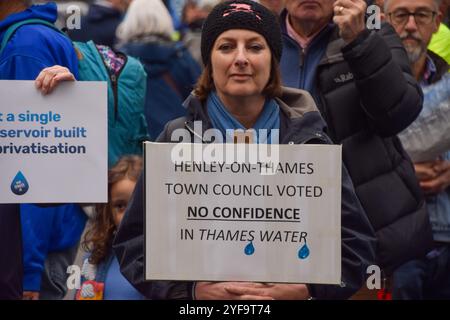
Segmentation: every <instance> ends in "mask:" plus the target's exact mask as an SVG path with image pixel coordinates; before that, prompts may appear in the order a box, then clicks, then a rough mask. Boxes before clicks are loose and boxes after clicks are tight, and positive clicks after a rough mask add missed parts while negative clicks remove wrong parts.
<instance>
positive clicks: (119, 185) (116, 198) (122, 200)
mask: <svg viewBox="0 0 450 320" xmlns="http://www.w3.org/2000/svg"><path fill="white" fill-rule="evenodd" d="M135 186H136V182H135V181H131V180H129V179H123V180H120V181H119V182H116V183H115V184H113V186H112V187H111V207H112V214H113V220H114V224H115V225H116V227H119V224H120V222H121V221H122V218H123V215H124V213H125V209H126V208H127V205H128V201H129V200H130V198H131V194H132V193H133V190H134V187H135Z"/></svg>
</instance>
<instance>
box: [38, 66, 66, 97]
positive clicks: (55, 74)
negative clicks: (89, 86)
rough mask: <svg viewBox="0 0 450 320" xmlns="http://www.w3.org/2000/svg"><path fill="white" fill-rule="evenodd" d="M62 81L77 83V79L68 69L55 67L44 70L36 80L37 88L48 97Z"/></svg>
mask: <svg viewBox="0 0 450 320" xmlns="http://www.w3.org/2000/svg"><path fill="white" fill-rule="evenodd" d="M62 81H75V77H74V75H73V74H72V73H71V72H70V70H69V69H67V68H66V67H62V66H53V67H48V68H45V69H43V70H42V71H41V73H39V75H38V77H37V78H36V80H35V84H36V88H37V89H39V90H40V91H41V92H42V94H44V95H46V94H49V93H51V92H52V91H53V89H55V88H56V86H57V85H58V84H59V83H60V82H62Z"/></svg>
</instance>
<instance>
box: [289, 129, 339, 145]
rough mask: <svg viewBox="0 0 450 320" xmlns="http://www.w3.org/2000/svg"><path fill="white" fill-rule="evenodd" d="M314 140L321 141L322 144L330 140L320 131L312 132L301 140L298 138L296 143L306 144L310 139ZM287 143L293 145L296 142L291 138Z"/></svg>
mask: <svg viewBox="0 0 450 320" xmlns="http://www.w3.org/2000/svg"><path fill="white" fill-rule="evenodd" d="M314 140H318V141H320V142H322V143H323V144H329V143H330V142H331V141H329V140H327V139H326V138H325V137H324V135H323V134H322V133H320V132H314V133H312V134H310V135H309V136H308V137H306V138H304V139H303V140H300V142H299V143H297V144H308V143H309V142H311V141H314ZM287 144H289V145H293V144H296V143H295V142H294V141H293V139H291V140H289V141H288V143H287Z"/></svg>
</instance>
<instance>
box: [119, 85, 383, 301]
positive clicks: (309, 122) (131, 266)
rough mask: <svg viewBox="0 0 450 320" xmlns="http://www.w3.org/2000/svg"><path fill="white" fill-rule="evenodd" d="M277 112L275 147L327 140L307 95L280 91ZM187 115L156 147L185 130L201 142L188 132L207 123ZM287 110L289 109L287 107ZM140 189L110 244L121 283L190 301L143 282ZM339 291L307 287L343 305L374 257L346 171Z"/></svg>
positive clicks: (193, 107) (186, 289)
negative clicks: (175, 131)
mask: <svg viewBox="0 0 450 320" xmlns="http://www.w3.org/2000/svg"><path fill="white" fill-rule="evenodd" d="M277 102H278V104H279V106H280V109H281V112H280V118H281V126H280V141H281V143H282V144H288V143H298V144H300V143H313V144H327V143H331V141H330V139H329V138H328V137H327V136H326V135H325V134H324V132H323V130H324V127H325V123H324V122H323V119H322V118H321V116H320V114H319V112H317V109H316V107H315V104H314V102H313V100H312V98H311V96H310V95H309V94H307V93H306V92H304V91H301V90H296V89H285V90H284V94H283V96H282V97H281V99H278V101H277ZM187 103H188V104H189V106H188V108H189V114H188V116H187V117H183V118H179V119H176V120H173V121H171V122H169V123H168V124H167V125H166V128H165V130H164V131H163V132H162V133H161V135H160V137H159V139H158V141H160V142H173V141H171V134H172V132H173V131H174V130H177V129H187V130H188V131H189V132H190V134H191V135H196V136H197V137H200V138H201V137H203V132H195V131H194V127H196V126H194V124H193V123H194V121H201V122H202V126H199V127H201V128H202V129H203V130H207V129H209V128H210V127H211V124H210V121H209V117H208V115H207V112H206V111H205V109H204V107H202V105H201V104H200V102H199V101H198V100H197V99H195V98H193V97H192V96H191V97H190V98H188V100H187ZM288 105H289V107H288ZM143 193H144V186H143V181H142V177H141V179H139V181H138V183H137V185H136V189H135V192H134V194H133V199H132V200H131V203H130V206H129V208H128V210H127V212H126V213H125V216H124V218H123V220H122V223H121V225H120V228H119V231H118V233H117V236H116V238H115V241H114V245H113V247H114V251H115V253H116V256H117V258H118V260H119V262H120V269H121V271H122V273H123V274H124V275H125V277H126V278H127V279H128V280H129V281H130V283H131V284H133V285H134V286H135V287H136V288H137V289H138V290H139V291H140V292H141V293H142V294H143V295H145V296H146V297H148V298H151V299H192V298H193V295H192V284H193V282H181V281H151V282H145V281H144V261H145V259H144V221H143V219H144V207H143V204H144V199H143ZM341 199H342V216H341V217H342V218H341V219H342V220H341V229H342V233H341V237H342V286H332V285H310V286H309V290H310V293H311V295H312V296H314V297H316V298H319V299H346V298H348V297H350V296H351V295H352V294H354V293H355V292H356V291H357V290H358V289H359V288H360V287H361V285H362V284H363V283H364V281H365V276H366V269H367V266H369V265H370V264H372V263H373V259H374V257H375V235H374V233H373V230H372V228H371V226H370V223H369V221H368V220H367V217H366V215H365V214H364V210H363V209H362V207H361V204H360V203H359V201H358V199H357V197H356V194H355V192H354V189H353V186H352V182H351V180H350V177H349V175H348V172H347V170H346V169H345V168H344V166H343V171H342V197H341Z"/></svg>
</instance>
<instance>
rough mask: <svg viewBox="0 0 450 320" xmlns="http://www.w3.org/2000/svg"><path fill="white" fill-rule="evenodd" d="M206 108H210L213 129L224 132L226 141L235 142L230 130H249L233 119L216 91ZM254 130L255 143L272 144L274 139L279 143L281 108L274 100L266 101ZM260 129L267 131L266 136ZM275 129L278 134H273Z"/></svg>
mask: <svg viewBox="0 0 450 320" xmlns="http://www.w3.org/2000/svg"><path fill="white" fill-rule="evenodd" d="M206 106H207V108H208V115H209V117H210V119H211V123H212V125H213V127H214V128H215V129H218V130H220V132H222V134H223V137H224V139H227V138H228V139H230V140H229V141H234V135H233V133H232V132H231V131H230V130H229V129H234V130H236V129H241V130H243V131H246V130H247V129H246V128H245V127H244V126H243V125H242V124H241V123H240V122H239V121H237V120H236V119H235V118H234V117H233V115H232V114H231V113H230V112H228V110H227V109H226V108H225V106H224V105H223V104H222V101H220V99H219V97H218V96H217V94H216V92H215V91H212V92H211V93H210V94H209V96H208V100H207V101H206ZM227 129H228V132H227ZM252 129H254V130H253V138H254V139H253V141H254V142H257V143H268V144H270V143H272V139H274V142H275V143H278V142H277V140H278V135H279V129H280V107H279V106H278V104H277V103H276V102H275V100H274V99H266V102H265V104H264V107H263V110H262V112H261V114H260V115H259V117H258V120H256V123H255V124H254V125H253V127H252ZM260 129H267V131H266V132H267V133H265V134H264V132H260V131H259V130H260ZM274 129H277V132H276V133H275V132H272V130H274ZM260 134H261V136H260ZM225 141H226V140H225ZM225 141H224V142H225Z"/></svg>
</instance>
